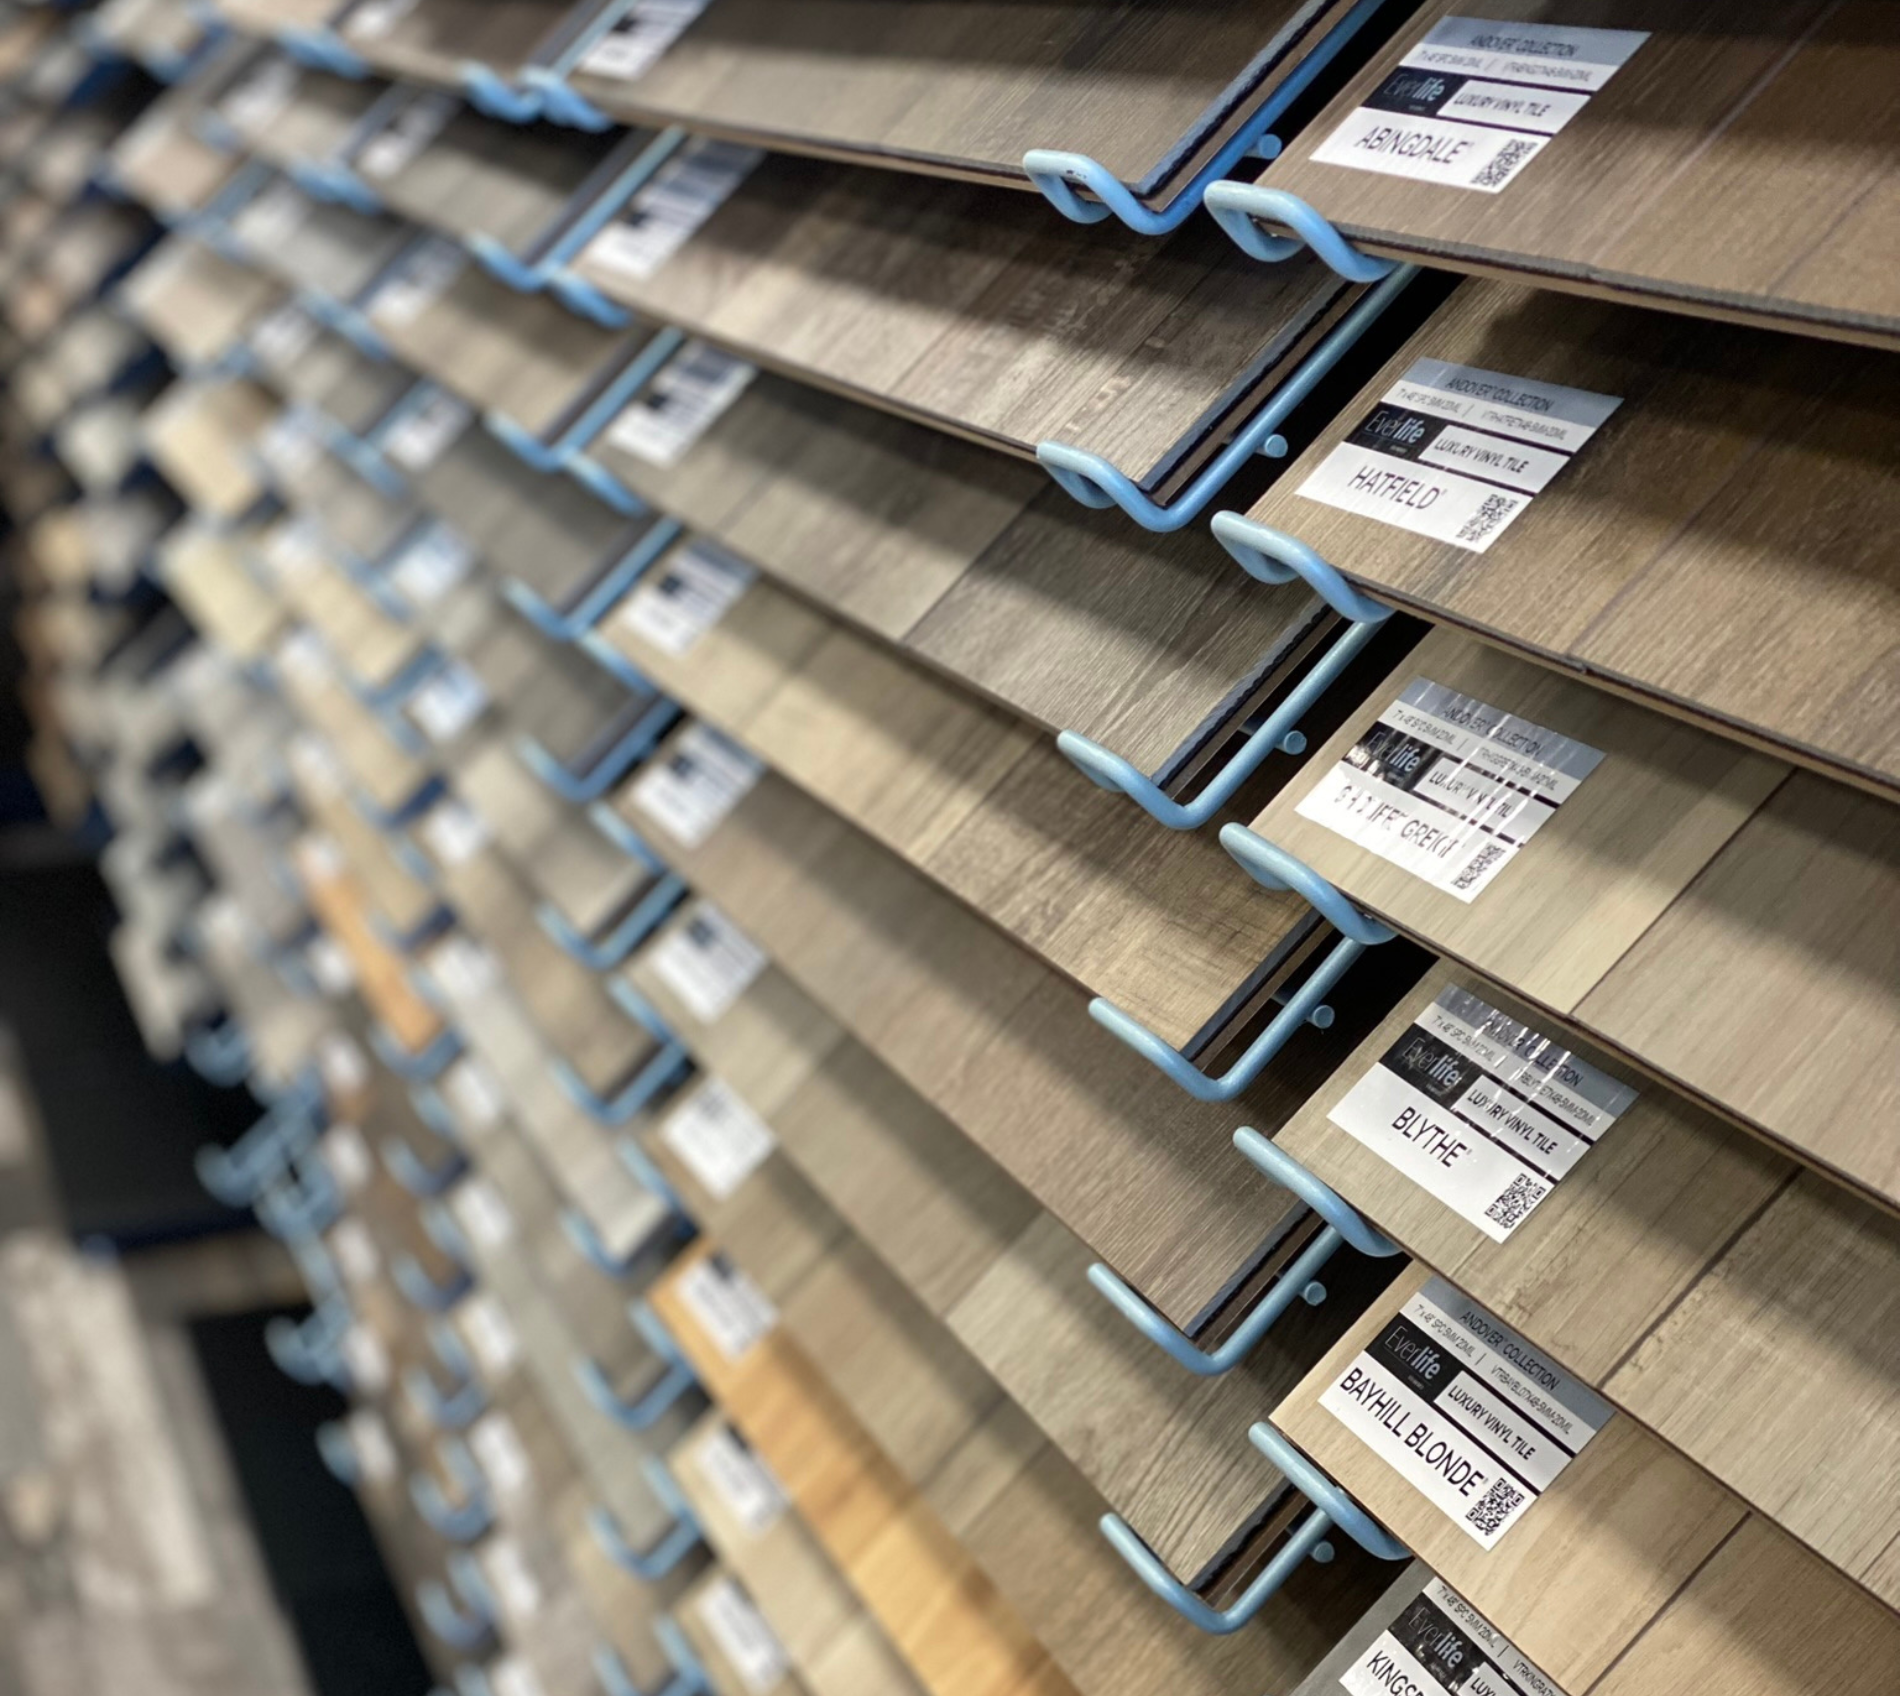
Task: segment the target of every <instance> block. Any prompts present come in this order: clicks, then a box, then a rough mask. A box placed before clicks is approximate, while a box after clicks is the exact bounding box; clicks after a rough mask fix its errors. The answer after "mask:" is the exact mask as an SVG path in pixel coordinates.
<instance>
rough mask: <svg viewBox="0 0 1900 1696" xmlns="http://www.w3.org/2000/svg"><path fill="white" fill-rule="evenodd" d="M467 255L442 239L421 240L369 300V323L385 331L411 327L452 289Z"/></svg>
mask: <svg viewBox="0 0 1900 1696" xmlns="http://www.w3.org/2000/svg"><path fill="white" fill-rule="evenodd" d="M467 265H468V255H467V254H466V253H464V252H463V251H462V250H461V248H459V247H457V246H456V245H455V243H454V242H452V241H450V240H448V239H447V238H446V237H445V236H425V237H424V238H423V239H422V240H421V241H420V242H418V243H417V244H416V245H415V246H414V247H412V248H411V249H410V250H409V251H408V252H407V253H406V254H404V255H403V257H402V258H401V259H400V260H398V261H397V263H396V268H395V269H394V271H392V272H391V273H390V275H389V276H388V278H387V279H385V281H384V282H382V283H381V284H380V285H379V286H378V287H377V290H376V292H375V293H374V294H373V295H371V296H370V298H369V305H368V312H369V316H370V318H371V320H372V321H373V322H375V323H377V324H381V325H383V326H384V327H385V328H389V329H398V330H400V329H404V328H406V327H407V326H408V325H410V324H413V323H414V322H415V321H416V320H417V319H418V318H420V317H421V316H422V315H423V313H425V312H426V311H428V310H429V308H430V307H431V306H433V305H434V304H435V303H436V302H437V301H438V300H440V299H441V298H442V297H443V295H445V294H447V293H448V292H449V290H450V289H451V288H453V287H454V286H455V280H456V279H457V278H458V277H460V276H461V274H462V272H463V270H464V269H465V268H466V267H467Z"/></svg>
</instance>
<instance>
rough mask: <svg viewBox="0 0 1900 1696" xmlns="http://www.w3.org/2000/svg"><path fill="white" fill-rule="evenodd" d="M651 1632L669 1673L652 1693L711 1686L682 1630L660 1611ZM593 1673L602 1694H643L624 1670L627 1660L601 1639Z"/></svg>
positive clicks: (695, 1695) (688, 1693)
mask: <svg viewBox="0 0 1900 1696" xmlns="http://www.w3.org/2000/svg"><path fill="white" fill-rule="evenodd" d="M653 1635H654V1637H655V1638H657V1639H658V1641H659V1645H660V1648H661V1649H662V1650H663V1651H664V1652H665V1654H666V1658H667V1660H668V1661H669V1662H671V1663H672V1667H673V1676H672V1677H671V1678H669V1679H668V1680H667V1681H666V1683H664V1684H663V1685H661V1686H660V1688H659V1689H658V1690H656V1691H654V1692H652V1696H699V1693H700V1692H702V1691H705V1690H707V1689H710V1688H711V1685H710V1683H709V1681H708V1679H707V1676H706V1669H705V1668H704V1667H703V1666H701V1665H700V1662H699V1657H698V1656H697V1655H695V1654H694V1653H693V1648H692V1645H691V1644H690V1643H688V1642H687V1641H686V1636H685V1633H683V1632H682V1631H681V1630H680V1628H679V1627H678V1626H677V1625H675V1624H674V1623H673V1621H672V1620H670V1619H668V1618H666V1617H665V1615H662V1616H661V1617H660V1618H659V1619H657V1620H655V1621H654V1622H653ZM593 1663H594V1677H595V1678H596V1679H597V1680H598V1681H599V1683H600V1688H601V1690H602V1691H603V1692H604V1696H647V1693H646V1692H645V1691H643V1690H641V1688H640V1687H639V1685H637V1684H635V1683H634V1682H633V1675H632V1674H631V1673H629V1672H628V1671H627V1664H626V1662H625V1661H623V1660H621V1658H620V1655H619V1653H618V1651H616V1650H615V1649H613V1648H611V1647H610V1646H609V1645H607V1644H605V1643H603V1644H601V1645H600V1647H599V1648H597V1649H596V1650H595V1651H594V1655H593Z"/></svg>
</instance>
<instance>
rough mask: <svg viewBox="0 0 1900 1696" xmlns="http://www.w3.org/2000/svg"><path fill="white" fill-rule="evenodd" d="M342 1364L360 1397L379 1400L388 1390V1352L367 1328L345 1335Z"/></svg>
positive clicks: (353, 1329) (350, 1330)
mask: <svg viewBox="0 0 1900 1696" xmlns="http://www.w3.org/2000/svg"><path fill="white" fill-rule="evenodd" d="M372 1252H373V1251H372ZM343 1364H344V1366H345V1367H347V1368H348V1369H349V1374H350V1385H351V1387H352V1388H353V1389H355V1390H357V1391H358V1392H359V1393H361V1394H363V1395H366V1396H380V1395H381V1394H382V1393H383V1391H385V1390H386V1389H388V1388H389V1351H388V1350H387V1349H386V1348H384V1347H383V1339H382V1338H381V1337H379V1336H377V1335H376V1333H375V1332H374V1331H372V1330H371V1329H370V1328H369V1327H368V1326H367V1325H352V1326H351V1327H350V1328H349V1330H347V1331H346V1332H344V1333H343Z"/></svg>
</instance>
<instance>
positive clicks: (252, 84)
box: [218, 55, 303, 134]
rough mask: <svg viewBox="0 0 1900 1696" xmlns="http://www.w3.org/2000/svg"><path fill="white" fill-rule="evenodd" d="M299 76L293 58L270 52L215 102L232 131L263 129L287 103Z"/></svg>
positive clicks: (252, 131) (300, 72)
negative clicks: (271, 54) (280, 56)
mask: <svg viewBox="0 0 1900 1696" xmlns="http://www.w3.org/2000/svg"><path fill="white" fill-rule="evenodd" d="M302 76H303V71H302V69H301V68H300V67H299V66H298V64H297V62H296V60H294V59H286V58H279V57H277V56H275V55H273V56H272V57H270V58H268V59H266V60H265V61H264V62H263V63H262V64H261V65H259V66H258V67H257V68H256V69H255V70H253V71H251V72H250V73H249V74H248V75H246V76H244V77H243V78H242V79H240V80H239V82H238V83H237V85H236V86H235V87H234V88H232V89H231V90H230V92H229V93H227V94H226V95H225V97H224V98H223V99H222V100H220V101H219V102H218V115H219V116H220V117H222V118H223V119H224V121H225V122H226V123H228V124H229V125H230V126H231V127H232V128H233V129H235V130H243V131H245V132H247V133H249V134H254V133H255V132H257V131H258V130H262V129H265V128H267V127H268V126H269V125H270V124H271V122H272V121H273V120H274V119H275V118H276V117H277V115H278V113H280V112H281V111H283V109H284V108H285V107H286V106H288V105H289V104H290V101H291V97H292V96H293V95H294V94H295V93H296V92H297V84H298V82H299V81H300V80H301V79H302Z"/></svg>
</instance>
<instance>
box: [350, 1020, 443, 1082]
mask: <svg viewBox="0 0 1900 1696" xmlns="http://www.w3.org/2000/svg"><path fill="white" fill-rule="evenodd" d="M369 1042H370V1047H372V1048H373V1049H375V1050H376V1058H377V1059H379V1060H380V1061H382V1063H383V1064H384V1065H385V1066H387V1067H388V1068H389V1069H390V1070H391V1071H392V1072H394V1073H395V1074H396V1076H397V1077H399V1078H402V1079H404V1080H406V1081H407V1082H409V1083H428V1082H429V1081H430V1080H431V1079H433V1078H439V1077H440V1076H441V1075H442V1073H443V1071H444V1070H445V1069H446V1068H447V1067H448V1066H449V1064H450V1063H451V1062H452V1061H454V1060H455V1059H457V1058H458V1057H459V1056H460V1055H461V1052H462V1039H461V1037H460V1035H459V1034H458V1033H457V1032H456V1031H454V1030H453V1029H451V1028H450V1027H449V1026H447V1025H444V1026H443V1027H442V1029H441V1030H440V1031H438V1032H437V1033H436V1035H435V1037H434V1039H433V1040H432V1041H431V1042H430V1044H429V1046H428V1047H427V1048H425V1049H422V1050H421V1051H420V1052H419V1053H414V1054H412V1053H410V1051H409V1050H408V1049H406V1048H404V1047H403V1045H402V1044H401V1043H400V1042H399V1041H397V1039H396V1037H395V1035H394V1033H392V1032H391V1031H390V1030H389V1028H388V1027H387V1026H386V1025H383V1024H380V1023H378V1024H374V1025H372V1026H371V1027H370V1032H369Z"/></svg>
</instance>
